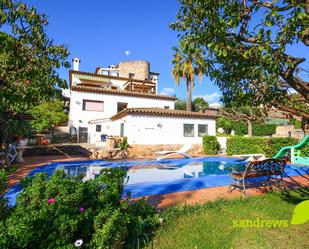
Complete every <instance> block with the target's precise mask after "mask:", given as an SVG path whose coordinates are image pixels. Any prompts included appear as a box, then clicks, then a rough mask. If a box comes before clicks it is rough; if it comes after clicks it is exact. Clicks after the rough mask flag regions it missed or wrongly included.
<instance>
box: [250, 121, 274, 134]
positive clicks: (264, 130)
mask: <svg viewBox="0 0 309 249" xmlns="http://www.w3.org/2000/svg"><path fill="white" fill-rule="evenodd" d="M252 130H253V136H267V135H272V134H275V133H276V125H274V124H259V123H253V125H252Z"/></svg>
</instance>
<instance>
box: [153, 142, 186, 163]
mask: <svg viewBox="0 0 309 249" xmlns="http://www.w3.org/2000/svg"><path fill="white" fill-rule="evenodd" d="M191 148H192V144H184V145H183V146H182V147H181V148H180V149H179V150H171V151H169V150H165V151H157V152H155V154H157V155H159V156H160V157H159V158H158V159H157V160H158V161H159V160H162V159H164V158H166V157H168V156H170V155H173V154H179V155H182V156H184V157H185V158H191V156H189V155H188V154H186V152H187V151H189V150H190V149H191Z"/></svg>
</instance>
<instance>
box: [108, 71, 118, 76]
mask: <svg viewBox="0 0 309 249" xmlns="http://www.w3.org/2000/svg"><path fill="white" fill-rule="evenodd" d="M110 75H111V76H114V77H118V76H119V74H118V72H110Z"/></svg>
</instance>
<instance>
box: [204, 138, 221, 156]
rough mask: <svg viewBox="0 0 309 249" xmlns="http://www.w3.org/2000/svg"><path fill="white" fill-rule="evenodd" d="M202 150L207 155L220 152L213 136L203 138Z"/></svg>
mask: <svg viewBox="0 0 309 249" xmlns="http://www.w3.org/2000/svg"><path fill="white" fill-rule="evenodd" d="M203 148H204V152H205V154H207V155H215V154H218V152H219V150H220V144H219V142H218V140H217V138H216V137H215V136H204V137H203Z"/></svg>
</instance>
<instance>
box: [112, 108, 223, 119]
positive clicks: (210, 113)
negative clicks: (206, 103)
mask: <svg viewBox="0 0 309 249" xmlns="http://www.w3.org/2000/svg"><path fill="white" fill-rule="evenodd" d="M217 113H218V110H217V109H211V108H210V109H208V110H207V111H206V112H205V113H202V112H187V111H182V110H172V109H163V108H128V109H124V110H123V111H121V112H119V113H117V114H116V115H114V116H112V117H111V120H113V121H114V120H117V119H120V118H122V117H125V116H127V115H129V114H135V115H145V116H166V117H187V118H199V119H215V118H216V117H217Z"/></svg>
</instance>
